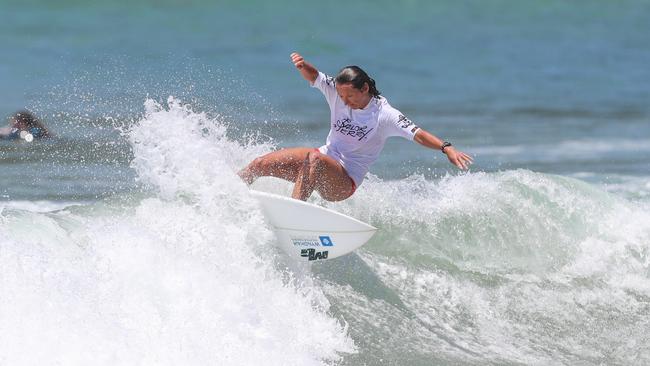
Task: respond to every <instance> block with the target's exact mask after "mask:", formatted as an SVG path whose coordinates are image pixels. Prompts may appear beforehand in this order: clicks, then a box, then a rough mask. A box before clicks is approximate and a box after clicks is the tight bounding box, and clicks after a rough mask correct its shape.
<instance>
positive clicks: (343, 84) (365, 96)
mask: <svg viewBox="0 0 650 366" xmlns="http://www.w3.org/2000/svg"><path fill="white" fill-rule="evenodd" d="M334 80H335V82H336V91H337V93H338V94H339V96H340V97H341V99H342V100H343V103H345V105H347V106H348V107H350V108H352V109H363V108H365V107H366V106H367V105H368V103H370V100H371V99H372V98H377V97H379V94H380V93H379V90H377V86H375V80H373V79H372V78H371V77H370V76H368V74H367V73H366V72H365V71H363V70H362V69H361V68H360V67H359V66H346V67H344V68H342V69H341V71H339V74H338V75H336V78H335V79H334Z"/></svg>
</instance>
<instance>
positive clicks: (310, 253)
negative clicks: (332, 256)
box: [300, 248, 329, 261]
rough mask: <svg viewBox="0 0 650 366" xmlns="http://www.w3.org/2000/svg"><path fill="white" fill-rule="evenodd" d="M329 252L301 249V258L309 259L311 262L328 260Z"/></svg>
mask: <svg viewBox="0 0 650 366" xmlns="http://www.w3.org/2000/svg"><path fill="white" fill-rule="evenodd" d="M328 254H329V252H328V251H327V250H325V251H322V252H317V251H316V249H313V248H309V249H301V250H300V256H301V257H305V258H307V260H309V261H317V260H319V259H327V255H328Z"/></svg>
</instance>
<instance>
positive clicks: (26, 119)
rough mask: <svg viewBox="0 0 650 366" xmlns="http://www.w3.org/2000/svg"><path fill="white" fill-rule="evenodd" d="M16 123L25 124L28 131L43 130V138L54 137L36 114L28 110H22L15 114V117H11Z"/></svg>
mask: <svg viewBox="0 0 650 366" xmlns="http://www.w3.org/2000/svg"><path fill="white" fill-rule="evenodd" d="M11 118H13V119H14V120H15V121H16V122H20V123H21V124H24V125H25V126H27V128H28V129H32V128H38V129H40V130H41V137H50V136H52V135H51V134H50V131H48V129H47V127H45V125H44V124H43V122H41V121H40V120H39V119H38V118H36V116H35V115H34V113H32V112H30V111H28V110H22V111H18V112H16V113H14V115H13V116H11Z"/></svg>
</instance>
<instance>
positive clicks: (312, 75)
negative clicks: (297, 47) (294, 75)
mask: <svg viewBox="0 0 650 366" xmlns="http://www.w3.org/2000/svg"><path fill="white" fill-rule="evenodd" d="M291 62H293V64H294V65H295V66H296V69H298V71H300V74H301V75H302V77H303V78H305V80H307V81H309V82H310V83H311V84H313V83H314V81H316V78H317V77H318V70H317V69H316V68H315V67H314V65H312V64H310V63H309V62H307V61H305V59H304V58H302V56H300V54H299V53H297V52H294V53H292V54H291Z"/></svg>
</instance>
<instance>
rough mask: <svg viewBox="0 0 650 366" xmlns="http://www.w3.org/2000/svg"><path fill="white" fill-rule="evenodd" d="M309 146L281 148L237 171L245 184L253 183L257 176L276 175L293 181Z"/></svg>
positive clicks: (308, 150) (310, 149)
mask: <svg viewBox="0 0 650 366" xmlns="http://www.w3.org/2000/svg"><path fill="white" fill-rule="evenodd" d="M313 150H314V149H313V148H310V147H294V148H289V149H282V150H278V151H274V152H271V153H268V154H266V155H262V156H260V157H258V158H256V159H255V160H253V161H252V162H251V163H250V164H248V166H246V167H245V168H244V169H242V170H240V171H239V173H237V174H238V175H239V176H240V177H241V179H242V180H243V181H244V182H246V184H253V182H254V181H255V180H256V179H257V178H259V177H277V178H282V179H284V180H288V181H290V182H295V181H296V177H297V176H298V172H299V171H300V168H301V167H302V163H303V161H304V160H305V158H306V157H307V154H308V153H309V152H310V151H313Z"/></svg>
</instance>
